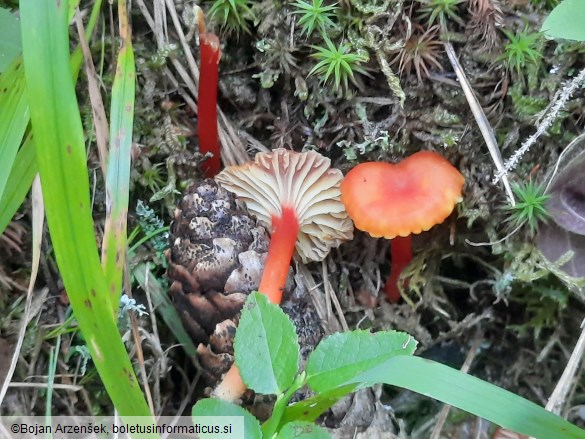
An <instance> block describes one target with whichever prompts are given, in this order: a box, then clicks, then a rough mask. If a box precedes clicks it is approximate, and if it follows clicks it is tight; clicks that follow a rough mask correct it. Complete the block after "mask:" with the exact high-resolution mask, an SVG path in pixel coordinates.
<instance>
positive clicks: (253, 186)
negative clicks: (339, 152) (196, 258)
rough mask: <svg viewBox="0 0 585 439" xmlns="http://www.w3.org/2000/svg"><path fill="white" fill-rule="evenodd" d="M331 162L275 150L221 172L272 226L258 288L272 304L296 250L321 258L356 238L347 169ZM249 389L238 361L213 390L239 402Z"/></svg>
mask: <svg viewBox="0 0 585 439" xmlns="http://www.w3.org/2000/svg"><path fill="white" fill-rule="evenodd" d="M330 166H331V160H329V159H328V158H326V157H323V156H322V155H321V154H319V153H317V152H315V151H308V152H302V153H298V152H295V151H287V150H285V149H275V150H274V151H271V152H264V153H258V154H256V158H255V160H254V161H253V162H248V163H245V164H243V165H241V166H231V167H228V168H227V169H224V170H223V171H222V172H221V173H220V174H218V175H217V176H216V181H217V182H218V183H219V184H220V185H221V186H222V187H223V188H225V189H226V190H228V191H230V192H233V193H234V194H236V196H237V197H238V198H239V199H240V200H242V201H243V202H244V203H245V204H246V207H247V208H248V210H249V211H250V213H252V214H254V215H255V216H256V218H257V219H258V221H259V222H260V224H263V225H265V226H266V227H268V228H270V230H271V232H270V245H269V246H268V256H267V258H266V262H265V264H264V271H263V272H262V278H261V280H260V285H259V287H258V291H259V292H260V293H262V294H265V295H266V296H267V297H268V299H269V300H270V301H271V302H272V303H277V304H278V303H280V301H281V299H282V293H283V290H284V286H285V283H286V278H287V276H288V271H289V266H290V261H291V258H292V256H293V254H294V253H295V251H296V253H297V254H298V256H299V257H300V259H301V261H302V262H303V263H307V262H310V261H321V260H323V259H325V257H326V256H327V255H328V254H329V251H330V250H331V249H332V248H336V247H339V245H340V244H341V243H342V242H343V241H347V240H349V239H352V238H353V224H352V223H351V221H350V219H349V218H348V215H347V213H346V212H345V209H344V206H343V204H342V203H341V201H340V197H341V194H340V190H339V185H340V182H341V180H342V179H343V174H342V173H341V171H339V170H337V169H332V168H331V167H330ZM245 389H246V387H245V385H244V383H243V382H242V379H241V377H240V373H239V370H238V368H237V366H236V365H235V363H234V364H233V365H232V368H231V369H230V370H229V371H228V372H227V374H226V375H225V376H224V379H223V380H222V382H221V383H219V385H218V386H217V387H216V388H215V390H214V391H213V395H214V396H216V397H218V398H221V399H223V400H226V401H235V400H237V399H238V398H240V397H241V395H242V394H243V392H244V391H245Z"/></svg>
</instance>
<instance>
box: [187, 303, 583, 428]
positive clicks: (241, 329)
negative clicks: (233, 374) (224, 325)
mask: <svg viewBox="0 0 585 439" xmlns="http://www.w3.org/2000/svg"><path fill="white" fill-rule="evenodd" d="M416 346H417V342H416V340H414V338H412V337H411V336H410V335H408V334H406V333H404V332H398V331H381V332H377V333H371V332H369V331H365V330H358V331H352V332H345V333H336V334H333V335H331V336H329V337H327V338H325V339H324V340H323V341H321V343H319V345H318V346H317V347H316V348H315V350H314V351H313V352H312V353H311V355H310V356H309V358H308V360H307V364H306V368H305V370H304V371H299V370H298V365H299V359H300V354H299V345H298V341H297V335H296V331H295V327H294V325H293V323H292V322H291V321H290V320H289V319H288V317H287V316H286V314H284V312H283V311H282V310H281V309H280V308H279V307H278V305H275V304H272V303H270V302H269V301H268V298H267V297H266V296H264V295H262V294H260V293H253V294H251V295H250V296H249V297H248V299H247V300H246V303H245V304H244V309H243V310H242V316H241V319H240V323H239V325H238V329H237V331H236V338H235V341H234V352H235V358H236V364H237V366H238V369H239V371H240V374H241V376H242V379H243V381H244V383H246V385H247V386H248V387H249V388H250V389H252V390H253V391H255V392H256V393H260V394H265V395H277V398H276V402H275V404H274V408H273V411H272V415H271V417H270V418H269V419H268V420H267V421H265V422H264V423H263V424H262V425H260V423H259V421H258V420H257V419H256V418H255V417H254V416H253V415H252V414H250V413H249V412H248V411H246V410H245V409H244V408H242V407H239V406H237V405H235V404H232V403H229V402H226V401H222V400H219V399H215V398H207V399H202V400H200V401H198V402H197V404H195V406H193V410H192V414H193V417H194V423H198V419H197V418H198V417H200V416H241V417H243V426H242V429H243V431H237V432H234V433H235V434H237V435H238V437H246V438H248V439H250V438H253V439H261V438H263V437H264V438H276V437H278V438H293V437H294V438H307V439H310V438H313V439H315V438H318V439H321V438H324V439H327V438H329V437H331V436H330V435H329V433H328V432H327V431H326V430H325V429H324V428H321V427H319V426H317V425H315V424H314V422H315V420H316V419H317V418H318V417H319V416H320V415H321V414H322V413H323V412H325V411H326V410H328V409H329V408H330V407H331V406H332V405H333V404H335V403H336V402H337V401H339V400H340V399H341V398H343V397H344V396H345V395H347V394H349V393H352V392H354V391H356V390H358V389H361V388H364V387H368V386H371V385H373V384H376V383H385V384H389V385H394V386H399V387H404V388H407V389H409V390H412V391H415V392H418V393H422V394H425V395H427V396H430V397H432V398H434V399H437V400H439V401H442V402H445V403H447V404H450V405H453V406H455V407H458V408H461V409H463V410H466V411H468V412H470V413H473V414H475V415H477V416H480V417H483V418H485V419H487V420H490V421H492V422H494V423H495V424H498V425H501V426H502V427H505V428H508V429H510V430H513V431H517V432H519V433H522V434H526V435H531V436H536V437H554V438H558V439H564V438H582V437H585V436H584V435H585V432H584V431H583V430H580V429H579V428H577V427H575V426H574V425H572V424H570V423H569V422H567V421H565V420H564V419H562V418H561V417H559V416H556V415H554V414H552V413H550V412H547V411H546V410H545V409H544V408H542V407H539V406H537V405H536V404H534V403H532V402H530V401H528V400H526V399H524V398H521V397H519V396H517V395H514V394H513V393H510V392H508V391H506V390H503V389H500V388H498V387H496V386H493V385H491V384H489V383H486V382H485V381H481V380H479V379H477V378H475V377H473V376H470V375H468V374H465V373H462V372H460V371H459V370H456V369H451V368H450V367H447V366H445V365H442V364H440V363H436V362H434V361H431V360H426V359H423V358H419V357H415V356H413V353H414V351H415V349H416ZM304 387H309V388H310V389H311V390H312V392H313V393H314V396H312V397H311V398H309V399H306V400H304V401H300V402H297V403H294V404H289V402H290V400H291V398H292V396H293V395H294V394H295V393H296V392H297V391H298V390H300V389H302V388H304ZM200 437H201V438H202V439H205V438H213V437H217V435H215V436H214V435H213V434H207V435H206V434H203V435H201V436H200Z"/></svg>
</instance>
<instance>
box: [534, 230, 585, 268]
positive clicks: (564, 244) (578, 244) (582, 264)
mask: <svg viewBox="0 0 585 439" xmlns="http://www.w3.org/2000/svg"><path fill="white" fill-rule="evenodd" d="M537 244H538V248H539V249H540V251H541V252H542V254H543V255H544V256H545V257H546V258H547V259H548V260H549V261H551V262H556V261H558V260H559V258H560V257H562V256H563V255H565V254H566V253H567V252H568V251H570V250H572V251H573V252H574V255H573V257H572V258H571V260H570V261H569V262H567V263H566V264H564V265H562V266H561V267H560V268H561V269H562V270H563V271H564V272H565V273H567V274H568V275H569V276H572V277H585V236H582V235H577V234H575V233H571V232H569V231H567V230H565V229H563V228H561V227H559V226H557V225H556V224H554V223H549V224H541V225H540V227H539V229H538V239H537Z"/></svg>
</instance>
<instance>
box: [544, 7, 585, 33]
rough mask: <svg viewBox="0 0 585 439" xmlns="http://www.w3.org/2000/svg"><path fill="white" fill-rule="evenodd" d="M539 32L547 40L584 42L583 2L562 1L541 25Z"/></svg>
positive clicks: (584, 15) (584, 9)
mask: <svg viewBox="0 0 585 439" xmlns="http://www.w3.org/2000/svg"><path fill="white" fill-rule="evenodd" d="M540 31H541V32H544V34H545V35H546V36H547V37H549V38H563V39H566V40H577V41H585V2H584V1H583V0H564V1H563V2H561V3H559V4H558V5H557V6H556V7H555V8H554V9H553V10H552V11H551V13H550V14H549V16H548V17H546V19H545V20H544V23H542V27H541V28H540Z"/></svg>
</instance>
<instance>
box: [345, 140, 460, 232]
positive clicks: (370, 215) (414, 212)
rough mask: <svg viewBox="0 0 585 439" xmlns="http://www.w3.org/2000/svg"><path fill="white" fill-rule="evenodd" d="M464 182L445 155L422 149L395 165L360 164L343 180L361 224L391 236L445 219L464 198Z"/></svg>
mask: <svg viewBox="0 0 585 439" xmlns="http://www.w3.org/2000/svg"><path fill="white" fill-rule="evenodd" d="M463 183H464V178H463V175H461V173H460V172H459V171H458V170H457V169H455V168H454V167H453V166H452V165H451V164H450V163H449V162H448V161H447V160H446V159H445V158H444V157H442V156H441V155H439V154H437V153H435V152H431V151H421V152H417V153H416V154H413V155H411V156H410V157H408V158H406V159H404V160H403V161H401V162H400V163H398V164H396V165H393V164H391V163H380V162H369V163H362V164H360V165H357V166H356V167H355V168H353V169H352V170H351V171H349V172H348V174H347V175H346V176H345V178H344V180H343V182H342V183H341V201H342V202H343V204H345V208H346V210H347V213H348V214H349V216H350V218H351V219H352V220H353V222H354V224H355V227H356V228H358V229H360V230H364V231H366V232H368V233H369V234H370V235H372V236H373V237H375V238H378V237H384V238H388V239H392V238H395V237H396V236H408V235H410V234H411V233H421V232H423V231H427V230H429V229H430V228H431V227H433V226H434V225H436V224H441V223H442V222H443V221H445V219H446V218H447V217H448V216H449V215H450V214H451V212H452V211H453V209H454V208H455V204H456V203H458V202H459V201H461V200H462V196H461V189H462V188H463Z"/></svg>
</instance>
